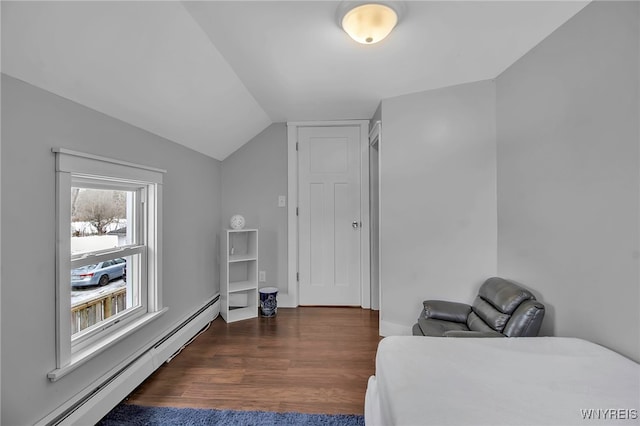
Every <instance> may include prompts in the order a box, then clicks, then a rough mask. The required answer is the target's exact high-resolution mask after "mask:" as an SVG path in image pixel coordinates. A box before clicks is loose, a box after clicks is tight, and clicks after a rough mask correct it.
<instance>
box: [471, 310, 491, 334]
mask: <svg viewBox="0 0 640 426" xmlns="http://www.w3.org/2000/svg"><path fill="white" fill-rule="evenodd" d="M467 327H469V330H472V331H495V330H493V329H492V328H491V327H489V326H488V325H487V323H485V322H484V321H483V320H482V318H480V317H479V316H478V315H477V314H476V313H475V312H471V313H470V314H469V316H468V317H467Z"/></svg>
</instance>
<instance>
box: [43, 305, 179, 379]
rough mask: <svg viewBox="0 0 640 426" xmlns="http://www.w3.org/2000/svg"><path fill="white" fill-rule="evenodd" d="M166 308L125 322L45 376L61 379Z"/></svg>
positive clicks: (156, 316) (166, 309)
mask: <svg viewBox="0 0 640 426" xmlns="http://www.w3.org/2000/svg"><path fill="white" fill-rule="evenodd" d="M168 310H169V308H164V309H162V310H160V311H158V312H153V313H149V314H146V315H143V316H142V317H140V318H139V319H137V320H135V321H133V322H131V323H130V324H127V325H126V326H125V327H122V328H121V329H119V330H117V331H115V332H114V333H112V334H110V335H109V336H106V337H105V338H104V339H102V340H101V341H100V342H99V343H96V344H95V345H91V346H89V347H87V348H84V349H82V350H80V351H78V352H76V353H74V354H72V355H71V362H70V363H69V364H68V365H65V366H64V367H60V368H56V369H55V370H53V371H51V372H50V373H48V374H47V377H48V378H49V380H51V381H52V382H55V381H56V380H59V379H61V378H62V377H64V376H66V375H67V374H69V373H70V372H72V371H73V370H75V369H76V368H78V367H80V366H81V365H83V364H84V363H86V362H87V361H89V360H90V359H92V358H94V357H95V356H97V355H98V354H100V353H102V352H104V351H105V350H107V349H108V348H110V347H111V346H113V345H115V344H116V343H118V342H119V341H121V340H122V339H124V338H125V337H127V336H128V335H130V334H131V333H133V332H134V331H136V330H138V329H139V328H141V327H143V326H144V325H146V324H148V323H150V322H151V321H153V320H155V319H156V318H159V317H160V316H162V315H163V314H164V313H165V312H167V311H168Z"/></svg>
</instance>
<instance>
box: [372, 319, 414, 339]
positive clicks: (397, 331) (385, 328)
mask: <svg viewBox="0 0 640 426" xmlns="http://www.w3.org/2000/svg"><path fill="white" fill-rule="evenodd" d="M411 327H412V326H406V325H404V324H397V323H393V322H389V321H383V320H380V328H379V330H380V331H379V333H380V335H381V336H384V337H387V336H411V334H412V333H411Z"/></svg>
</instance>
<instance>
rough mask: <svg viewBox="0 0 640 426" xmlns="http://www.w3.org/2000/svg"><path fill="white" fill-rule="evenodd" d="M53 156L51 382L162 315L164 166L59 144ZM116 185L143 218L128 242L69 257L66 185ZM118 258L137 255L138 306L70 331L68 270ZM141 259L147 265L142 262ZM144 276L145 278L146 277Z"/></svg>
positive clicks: (69, 240) (69, 219)
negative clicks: (132, 196)
mask: <svg viewBox="0 0 640 426" xmlns="http://www.w3.org/2000/svg"><path fill="white" fill-rule="evenodd" d="M52 151H53V152H54V153H55V155H56V224H57V228H56V234H57V235H56V369H55V370H53V371H52V372H50V373H49V374H48V377H49V379H50V380H52V381H55V380H58V379H59V378H61V377H63V376H64V375H66V374H67V373H69V372H70V371H72V370H74V369H75V368H77V367H78V366H80V365H82V364H84V363H85V362H86V361H88V360H89V359H91V358H93V357H94V356H96V355H97V354H99V353H101V352H103V351H104V350H105V349H107V348H108V347H110V346H112V345H113V344H115V343H116V342H118V341H120V340H121V339H123V338H124V337H125V336H127V335H129V334H131V333H132V332H134V331H135V330H137V329H139V328H140V327H142V326H144V325H145V324H147V323H148V322H150V321H152V320H153V319H155V318H157V317H158V316H160V315H162V314H163V313H164V312H165V311H166V310H167V309H166V308H163V306H162V235H161V230H162V208H161V206H162V178H163V175H164V173H166V171H165V170H162V169H157V168H153V167H148V166H143V165H139V164H133V163H129V162H125V161H120V160H115V159H111V158H106V157H101V156H96V155H91V154H85V153H81V152H77V151H71V150H67V149H63V148H54V149H53V150H52ZM75 185H80V186H82V187H85V186H87V187H90V186H93V187H96V188H97V187H101V186H102V187H105V186H106V187H109V188H113V187H117V186H120V187H122V188H123V190H128V191H131V190H135V191H137V197H139V202H138V203H136V204H137V205H138V208H140V209H142V211H140V212H139V213H140V216H138V217H144V219H143V220H142V222H143V223H138V224H135V226H136V227H137V228H138V229H136V231H135V232H137V233H138V238H136V241H134V243H133V244H129V245H126V246H123V247H118V248H116V249H110V250H103V251H99V252H95V253H92V254H91V255H90V256H74V257H73V258H72V256H71V254H70V253H71V238H70V223H71V187H72V186H75ZM115 254H117V257H126V256H139V257H140V259H141V261H140V262H139V263H140V265H141V266H142V267H141V268H140V270H141V274H140V276H141V279H142V284H141V286H142V287H144V289H143V291H141V297H142V298H143V299H144V300H141V303H140V306H139V307H136V308H132V309H127V310H126V311H124V312H122V314H118V315H115V316H113V317H111V318H109V319H108V320H105V321H102V322H100V323H99V325H97V326H96V327H91V328H89V329H87V331H86V332H80V333H77V335H74V336H72V335H71V327H70V324H71V293H70V292H71V286H70V283H69V280H70V274H71V269H73V268H75V267H79V266H81V265H83V264H90V263H96V262H99V261H101V260H106V259H111V258H113V257H114V255H115ZM145 264H146V266H145ZM145 281H146V282H145Z"/></svg>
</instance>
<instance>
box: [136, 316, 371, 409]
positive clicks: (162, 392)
mask: <svg viewBox="0 0 640 426" xmlns="http://www.w3.org/2000/svg"><path fill="white" fill-rule="evenodd" d="M379 340H380V338H379V337H378V312H377V311H370V310H364V309H360V308H328V307H300V308H296V309H285V308H278V314H277V316H276V317H273V318H255V319H250V320H245V321H239V322H235V323H231V324H227V323H225V322H224V320H223V319H222V318H221V317H219V318H217V319H216V320H215V321H214V322H213V323H212V324H211V327H210V328H209V330H207V331H206V332H205V333H203V334H202V335H200V336H199V337H198V338H197V339H196V340H195V341H194V342H193V343H191V344H190V345H189V346H187V348H185V349H184V350H183V351H182V353H181V354H180V355H178V356H177V357H176V358H174V359H173V360H172V361H171V362H170V363H168V364H164V365H163V366H162V367H160V368H159V369H158V370H157V371H156V372H155V373H154V374H152V375H151V376H150V377H149V378H148V379H147V380H146V381H145V382H144V383H142V384H141V385H140V386H139V387H138V388H137V389H136V390H135V391H134V392H133V393H132V394H131V395H130V396H129V399H128V403H131V404H139V405H151V406H172V407H194V408H219V409H234V410H265V411H280V412H285V411H297V412H302V413H326V414H364V394H365V390H366V387H367V380H368V378H369V376H371V375H372V374H374V369H375V354H376V349H377V345H378V342H379Z"/></svg>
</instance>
